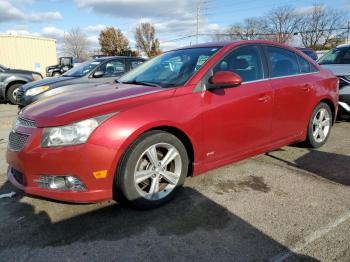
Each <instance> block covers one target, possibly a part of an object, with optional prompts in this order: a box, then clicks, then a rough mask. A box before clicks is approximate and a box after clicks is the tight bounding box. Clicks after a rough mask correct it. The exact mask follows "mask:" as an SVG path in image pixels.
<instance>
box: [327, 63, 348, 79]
mask: <svg viewBox="0 0 350 262" xmlns="http://www.w3.org/2000/svg"><path fill="white" fill-rule="evenodd" d="M321 66H322V67H323V68H326V69H328V70H331V71H332V73H333V74H334V75H336V76H346V75H350V64H345V65H337V64H329V65H321Z"/></svg>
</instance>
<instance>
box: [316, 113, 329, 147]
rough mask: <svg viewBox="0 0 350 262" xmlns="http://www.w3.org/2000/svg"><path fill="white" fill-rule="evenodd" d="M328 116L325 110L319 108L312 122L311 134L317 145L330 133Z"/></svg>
mask: <svg viewBox="0 0 350 262" xmlns="http://www.w3.org/2000/svg"><path fill="white" fill-rule="evenodd" d="M330 125H331V123H330V115H329V113H328V111H327V110H326V109H325V108H320V110H318V112H317V113H316V115H315V117H314V119H313V122H312V134H313V137H314V139H315V141H316V142H317V143H322V142H323V141H324V140H325V139H326V138H327V136H328V134H329V131H330Z"/></svg>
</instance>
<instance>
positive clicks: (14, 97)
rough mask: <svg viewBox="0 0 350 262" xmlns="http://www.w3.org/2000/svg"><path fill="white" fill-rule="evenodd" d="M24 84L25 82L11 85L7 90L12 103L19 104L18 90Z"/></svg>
mask: <svg viewBox="0 0 350 262" xmlns="http://www.w3.org/2000/svg"><path fill="white" fill-rule="evenodd" d="M22 85H23V84H14V85H11V86H10V87H9V89H8V90H7V99H8V100H9V101H10V103H11V104H14V105H15V104H17V92H18V90H19V88H20V87H21V86H22Z"/></svg>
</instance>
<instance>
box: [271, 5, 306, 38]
mask: <svg viewBox="0 0 350 262" xmlns="http://www.w3.org/2000/svg"><path fill="white" fill-rule="evenodd" d="M300 20H301V16H300V14H299V13H298V12H297V11H296V10H295V8H293V7H291V6H281V7H277V8H274V9H272V10H271V11H270V12H269V13H268V14H267V15H266V29H267V33H268V34H269V35H270V36H269V38H270V39H271V40H273V41H276V42H279V43H286V42H287V41H289V40H290V39H291V38H292V37H293V33H294V32H295V31H296V29H297V26H298V23H299V22H300Z"/></svg>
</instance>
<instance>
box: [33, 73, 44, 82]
mask: <svg viewBox="0 0 350 262" xmlns="http://www.w3.org/2000/svg"><path fill="white" fill-rule="evenodd" d="M32 77H33V81H37V80H41V79H43V78H42V77H41V75H38V74H32Z"/></svg>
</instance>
